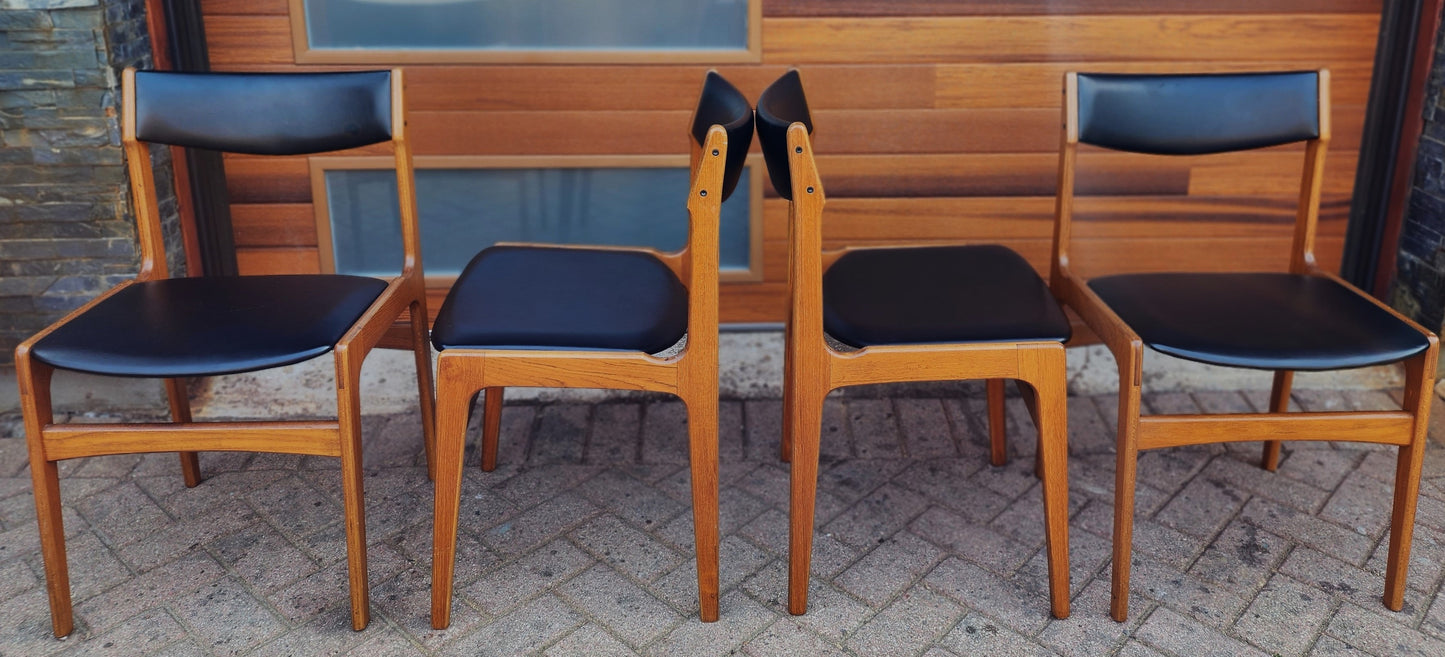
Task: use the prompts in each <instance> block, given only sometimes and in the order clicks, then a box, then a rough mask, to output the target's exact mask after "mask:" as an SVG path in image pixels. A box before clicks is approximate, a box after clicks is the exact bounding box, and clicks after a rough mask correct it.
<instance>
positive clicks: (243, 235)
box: [231, 203, 316, 248]
mask: <svg viewBox="0 0 1445 657" xmlns="http://www.w3.org/2000/svg"><path fill="white" fill-rule="evenodd" d="M315 217H316V214H315V210H314V209H313V208H312V206H311V204H310V203H265V204H254V203H232V204H231V230H232V232H233V234H234V236H235V239H236V246H237V247H238V248H254V247H269V246H284V247H301V246H308V247H315V246H316V221H315Z"/></svg>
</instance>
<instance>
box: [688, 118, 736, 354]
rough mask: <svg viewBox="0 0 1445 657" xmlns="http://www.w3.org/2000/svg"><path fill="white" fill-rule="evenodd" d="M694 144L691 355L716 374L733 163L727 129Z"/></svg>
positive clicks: (719, 128) (690, 201) (712, 130)
mask: <svg viewBox="0 0 1445 657" xmlns="http://www.w3.org/2000/svg"><path fill="white" fill-rule="evenodd" d="M693 144H694V151H693V152H694V153H695V157H694V162H695V164H694V166H693V171H694V173H693V176H692V185H691V188H690V190H689V192H688V199H687V213H688V237H687V253H686V257H685V258H683V276H684V280H685V281H686V283H687V292H688V303H687V352H688V354H689V358H688V360H694V359H697V358H702V359H703V360H699V361H697V362H696V364H695V366H696V368H698V369H697V372H698V373H711V374H708V375H709V376H716V371H717V342H718V335H717V325H718V265H719V258H720V256H719V254H718V239H719V238H718V230H719V223H720V222H721V216H722V188H723V173H724V171H725V169H726V167H727V155H728V133H727V130H725V129H723V127H722V126H720V125H714V126H712V127H711V128H708V131H707V138H706V139H705V140H704V141H703V143H702V146H701V148H697V146H696V144H697V142H695V141H694V142H693ZM705 355H706V356H705ZM704 360H705V361H708V362H703V361H704Z"/></svg>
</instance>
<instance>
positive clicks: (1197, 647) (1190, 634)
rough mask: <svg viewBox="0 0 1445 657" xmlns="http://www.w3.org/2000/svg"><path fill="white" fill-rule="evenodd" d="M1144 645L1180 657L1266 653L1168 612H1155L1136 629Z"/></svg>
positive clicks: (1235, 655) (1241, 656)
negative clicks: (1181, 656) (1146, 644)
mask: <svg viewBox="0 0 1445 657" xmlns="http://www.w3.org/2000/svg"><path fill="white" fill-rule="evenodd" d="M1138 637H1139V638H1140V639H1142V640H1143V641H1144V642H1145V643H1149V644H1152V645H1154V646H1155V647H1158V648H1161V649H1163V650H1167V651H1170V652H1173V653H1176V654H1181V655H1199V656H1200V657H1205V656H1213V655H1219V656H1220V657H1245V656H1248V655H1258V656H1260V657H1264V655H1265V653H1263V652H1260V651H1259V650H1256V649H1255V648H1253V647H1252V646H1250V645H1248V644H1246V643H1243V642H1241V641H1239V640H1238V639H1235V638H1233V637H1230V636H1228V635H1225V634H1224V633H1222V632H1219V631H1218V630H1215V629H1212V628H1210V627H1207V626H1205V625H1202V624H1200V623H1199V622H1198V621H1195V620H1193V619H1191V618H1188V617H1186V616H1181V615H1179V614H1177V613H1174V612H1173V611H1171V610H1169V609H1162V608H1161V609H1157V610H1155V611H1154V613H1152V614H1150V615H1149V620H1147V621H1145V622H1144V624H1143V625H1142V626H1140V627H1139V633H1138Z"/></svg>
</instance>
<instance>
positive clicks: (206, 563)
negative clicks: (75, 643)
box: [75, 550, 226, 630]
mask: <svg viewBox="0 0 1445 657" xmlns="http://www.w3.org/2000/svg"><path fill="white" fill-rule="evenodd" d="M225 574H226V573H225V571H224V570H223V569H222V568H221V565H220V564H218V563H216V560H215V559H212V558H211V556H210V555H208V554H206V553H205V552H203V551H201V550H194V551H192V552H190V553H189V554H187V555H186V556H184V557H181V558H180V559H178V560H176V561H174V562H171V563H169V564H166V565H164V566H161V567H159V568H155V569H153V570H151V571H149V572H147V573H144V574H142V575H139V576H137V577H135V578H133V579H129V580H127V581H126V582H124V583H123V584H121V585H120V586H117V587H115V588H113V589H110V590H108V591H106V592H105V593H104V594H102V595H98V596H96V597H94V598H91V599H89V600H86V601H85V602H83V603H81V604H79V605H76V606H75V613H76V615H77V616H81V617H83V618H84V619H85V623H86V625H88V626H89V627H91V628H93V629H96V630H105V629H106V628H109V627H111V626H114V625H116V624H117V623H120V622H122V621H125V620H128V619H130V618H131V617H132V616H135V615H136V614H138V613H140V612H143V611H146V610H148V609H151V608H154V607H160V606H164V605H165V604H166V603H167V602H168V601H170V600H173V599H175V598H178V597H181V596H184V595H186V594H189V593H191V592H192V591H195V590H196V589H198V588H200V587H202V586H206V585H209V584H211V583H212V582H215V581H216V580H217V579H220V578H221V577H222V576H224V575H225Z"/></svg>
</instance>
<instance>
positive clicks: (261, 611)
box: [175, 577, 286, 655]
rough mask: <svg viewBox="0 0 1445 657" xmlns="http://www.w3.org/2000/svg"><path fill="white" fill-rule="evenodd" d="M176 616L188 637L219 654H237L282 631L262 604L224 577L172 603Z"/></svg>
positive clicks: (280, 623)
mask: <svg viewBox="0 0 1445 657" xmlns="http://www.w3.org/2000/svg"><path fill="white" fill-rule="evenodd" d="M175 609H176V613H177V614H178V615H179V616H180V618H181V620H182V621H183V622H185V624H186V625H187V626H188V627H189V628H190V631H191V636H193V637H195V638H196V639H198V640H199V641H200V643H202V644H203V645H205V646H206V648H207V649H208V650H210V651H211V652H213V653H216V654H219V655H239V654H242V653H244V652H246V651H247V650H250V649H251V648H253V647H255V646H256V645H258V644H260V643H262V642H263V641H266V640H267V639H269V638H271V637H273V636H276V635H277V634H280V633H281V632H283V631H285V629H286V626H285V625H284V624H283V623H282V622H281V621H280V620H279V619H277V618H276V617H275V616H273V615H272V614H271V612H270V610H269V609H267V608H266V605H265V604H263V603H262V602H261V601H259V600H257V599H256V598H254V597H252V596H251V594H249V593H247V592H246V589H245V587H243V586H241V582H240V581H238V580H236V579H234V578H231V577H226V578H223V579H220V580H216V581H214V582H211V583H210V584H207V585H205V586H202V587H201V588H200V589H198V590H196V591H195V592H192V593H188V594H186V595H184V596H181V597H180V598H178V599H177V600H176V604H175Z"/></svg>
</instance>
